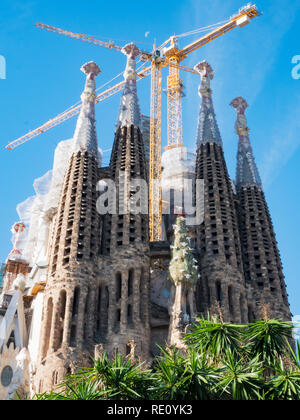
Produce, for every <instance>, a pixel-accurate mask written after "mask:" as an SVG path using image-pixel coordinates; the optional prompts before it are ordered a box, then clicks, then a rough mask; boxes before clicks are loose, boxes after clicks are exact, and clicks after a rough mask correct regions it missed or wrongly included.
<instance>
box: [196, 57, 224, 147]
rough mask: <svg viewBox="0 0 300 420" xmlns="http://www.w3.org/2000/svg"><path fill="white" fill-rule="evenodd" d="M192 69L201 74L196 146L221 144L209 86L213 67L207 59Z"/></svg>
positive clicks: (212, 75)
mask: <svg viewBox="0 0 300 420" xmlns="http://www.w3.org/2000/svg"><path fill="white" fill-rule="evenodd" d="M194 69H195V70H196V71H197V72H198V73H199V74H200V75H201V84H200V85H199V90H198V92H199V96H200V97H201V98H202V103H201V107H200V113H199V119H198V128H197V138H196V141H197V146H199V145H200V144H201V143H202V144H203V143H217V144H218V145H220V146H222V139H221V135H220V131H219V127H218V124H217V119H216V114H215V111H214V107H213V102H212V90H211V88H210V81H211V80H212V79H213V77H214V72H213V69H212V68H211V66H210V65H209V64H208V63H207V61H201V63H198V64H196V66H195V67H194Z"/></svg>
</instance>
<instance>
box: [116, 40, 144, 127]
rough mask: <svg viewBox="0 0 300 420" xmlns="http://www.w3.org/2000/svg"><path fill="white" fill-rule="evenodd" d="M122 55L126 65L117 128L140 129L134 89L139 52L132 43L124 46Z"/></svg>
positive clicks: (137, 101) (138, 108) (135, 90)
mask: <svg viewBox="0 0 300 420" xmlns="http://www.w3.org/2000/svg"><path fill="white" fill-rule="evenodd" d="M122 53H123V54H125V55H126V56H127V64H126V68H125V71H124V79H125V87H124V90H123V93H122V97H121V105H120V111H119V116H118V121H117V128H118V127H123V126H130V125H134V126H136V127H140V118H141V117H140V115H141V112H140V105H139V100H138V96H137V89H136V77H137V74H136V57H138V56H139V54H140V50H139V48H138V47H137V46H136V45H134V44H133V43H130V44H127V45H125V47H123V48H122Z"/></svg>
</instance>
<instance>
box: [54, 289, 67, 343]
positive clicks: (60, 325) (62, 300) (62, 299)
mask: <svg viewBox="0 0 300 420" xmlns="http://www.w3.org/2000/svg"><path fill="white" fill-rule="evenodd" d="M66 299H67V294H66V291H65V290H61V291H60V294H59V304H58V311H59V312H58V316H57V317H56V331H57V340H56V343H55V347H54V351H56V350H58V349H59V348H60V347H61V345H62V341H63V335H64V319H65V312H66Z"/></svg>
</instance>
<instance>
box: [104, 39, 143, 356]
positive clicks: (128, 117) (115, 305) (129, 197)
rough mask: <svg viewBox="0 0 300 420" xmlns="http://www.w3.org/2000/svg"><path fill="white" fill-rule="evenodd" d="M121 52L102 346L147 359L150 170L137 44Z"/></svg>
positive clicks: (106, 220)
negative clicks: (143, 128) (123, 62)
mask: <svg viewBox="0 0 300 420" xmlns="http://www.w3.org/2000/svg"><path fill="white" fill-rule="evenodd" d="M122 52H123V53H124V54H125V55H126V56H127V65H126V69H125V72H124V78H125V86H124V91H123V94H122V97H121V106H120V112H119V116H118V121H117V127H116V132H115V138H114V144H113V149H112V154H111V161H110V176H111V180H112V181H113V182H114V185H115V197H116V201H115V211H113V212H110V213H113V214H107V215H105V217H104V227H103V239H102V253H103V261H102V265H101V268H100V271H101V273H102V275H103V276H104V278H105V277H106V278H108V279H109V282H108V293H109V305H108V334H107V340H106V343H105V346H104V348H105V349H106V350H107V351H108V353H109V354H111V355H113V353H114V352H116V351H119V352H121V353H124V354H129V353H130V351H131V348H132V346H134V349H135V350H134V352H135V356H136V357H140V358H142V359H143V360H147V359H148V358H149V346H150V344H149V341H150V326H149V306H150V298H149V293H150V277H149V276H150V249H149V236H148V229H149V224H148V214H147V213H148V208H147V194H148V188H147V184H146V181H147V166H146V161H145V152H144V145H143V139H142V134H141V127H140V124H141V123H140V108H139V102H138V97H137V89H136V77H137V75H136V57H137V56H138V55H139V54H140V51H139V49H138V48H137V47H136V46H135V45H134V44H128V45H126V46H125V47H124V48H123V49H122ZM136 194H139V199H137V195H136ZM108 200H109V197H108Z"/></svg>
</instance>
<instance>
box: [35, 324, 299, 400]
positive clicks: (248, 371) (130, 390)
mask: <svg viewBox="0 0 300 420" xmlns="http://www.w3.org/2000/svg"><path fill="white" fill-rule="evenodd" d="M291 329H292V326H291V324H290V323H288V322H282V321H278V320H262V321H257V322H255V323H252V324H246V325H234V324H229V323H225V322H223V321H222V320H221V321H220V320H218V319H217V318H210V319H204V318H200V319H198V321H197V323H194V324H193V326H192V327H191V329H190V331H189V332H188V333H186V334H185V337H184V340H185V342H186V344H187V350H185V351H183V350H178V349H176V348H171V349H170V348H162V347H160V350H161V355H160V356H159V357H157V358H156V359H155V360H154V362H153V365H152V368H151V369H149V368H147V369H146V367H145V365H144V364H143V363H137V362H135V361H133V360H131V359H128V358H125V357H124V356H123V355H121V354H116V355H115V357H114V358H113V359H112V360H109V358H108V357H107V355H106V353H104V354H103V355H102V356H101V357H100V359H99V360H96V361H95V363H94V367H93V368H91V369H82V370H81V371H79V372H78V373H76V374H74V375H71V376H69V377H67V378H66V379H65V382H64V383H63V384H62V385H61V386H60V387H58V388H57V389H56V390H55V391H52V392H50V393H45V394H41V395H36V396H35V399H38V400H103V399H107V400H129V399H131V400H146V399H150V400H157V399H159V400H299V399H300V360H299V356H300V344H299V343H298V344H297V346H296V349H294V347H293V346H291V344H290V343H292V340H291Z"/></svg>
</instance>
